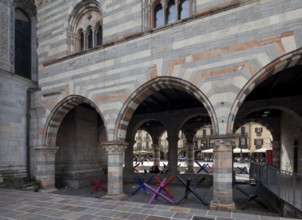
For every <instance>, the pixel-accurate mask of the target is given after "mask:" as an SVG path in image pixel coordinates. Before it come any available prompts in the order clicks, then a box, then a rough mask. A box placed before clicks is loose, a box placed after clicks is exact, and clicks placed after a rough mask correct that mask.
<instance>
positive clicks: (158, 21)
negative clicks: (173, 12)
mask: <svg viewBox="0 0 302 220" xmlns="http://www.w3.org/2000/svg"><path fill="white" fill-rule="evenodd" d="M162 25H164V11H163V7H162V6H161V4H159V5H157V6H156V7H155V9H154V27H160V26H162Z"/></svg>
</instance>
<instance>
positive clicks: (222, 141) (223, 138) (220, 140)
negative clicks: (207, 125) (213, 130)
mask: <svg viewBox="0 0 302 220" xmlns="http://www.w3.org/2000/svg"><path fill="white" fill-rule="evenodd" d="M211 142H214V151H215V149H217V148H219V146H224V147H227V148H230V149H232V148H233V145H234V144H235V135H217V136H213V137H211Z"/></svg>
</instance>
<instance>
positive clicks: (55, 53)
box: [38, 0, 302, 139]
mask: <svg viewBox="0 0 302 220" xmlns="http://www.w3.org/2000/svg"><path fill="white" fill-rule="evenodd" d="M109 2H111V1H109ZM135 2H136V3H137V4H138V5H140V2H138V1H131V4H130V5H129V8H128V7H126V6H125V7H122V5H123V4H124V3H118V2H116V3H115V4H116V5H115V7H116V8H119V9H120V10H121V11H120V12H119V13H122V10H123V9H125V10H126V11H127V10H128V9H129V10H130V9H132V8H133V7H134V8H138V6H137V7H136V6H135ZM244 2H245V4H244V5H241V7H235V8H226V9H225V10H220V11H219V12H218V11H216V13H215V14H213V15H211V14H208V15H207V16H204V17H199V18H196V19H192V20H189V21H187V22H184V23H179V24H175V25H174V26H169V27H167V28H162V29H159V30H157V31H154V32H144V33H143V35H142V36H141V37H137V38H134V39H131V40H128V41H117V42H116V43H115V44H113V45H108V46H106V47H104V48H99V49H97V50H95V49H94V50H91V51H87V52H85V53H80V54H76V55H73V56H71V57H68V56H67V57H62V56H64V54H66V50H65V49H66V34H67V33H66V30H65V29H64V25H65V27H66V25H68V24H67V23H68V21H67V20H68V15H66V14H65V13H62V12H63V11H69V10H70V8H71V7H72V6H73V5H75V4H76V3H77V1H70V3H69V2H68V4H61V3H60V1H53V2H48V3H47V4H45V6H43V7H41V8H40V9H39V10H38V17H39V21H40V22H39V24H38V26H39V32H38V35H39V39H40V43H39V49H38V52H39V62H40V64H41V65H40V72H39V77H40V80H39V83H40V86H41V87H42V94H47V93H52V92H54V91H61V92H60V94H59V95H57V96H55V97H54V96H52V97H51V100H49V101H50V102H48V101H47V100H48V98H47V97H46V96H45V98H44V100H42V101H43V102H44V103H47V104H45V108H47V109H48V110H47V111H49V112H50V111H51V110H52V107H53V106H54V105H53V104H55V103H54V100H57V102H59V101H60V100H62V99H63V98H64V97H66V96H68V95H73V94H75V95H82V96H84V97H87V98H88V99H89V100H92V102H94V103H96V105H97V106H98V108H99V110H100V111H101V113H102V114H103V115H104V118H105V121H104V124H105V127H106V128H107V129H108V131H109V134H108V135H109V137H110V139H113V138H114V137H113V133H114V128H115V126H116V125H115V123H116V118H118V114H119V113H120V109H121V108H122V106H123V104H124V103H125V101H126V100H127V98H128V97H130V95H131V94H133V93H134V91H136V90H137V89H138V88H140V86H142V85H143V84H144V83H146V82H148V81H150V80H152V79H154V78H155V77H161V76H168V77H175V78H179V79H181V80H183V81H184V82H189V83H191V84H193V85H194V86H196V87H197V88H198V89H199V90H200V91H201V92H202V93H203V94H204V95H205V96H206V97H207V99H208V100H209V102H210V105H211V106H213V108H215V117H216V118H217V121H218V122H219V124H218V125H215V126H218V128H219V133H222V134H223V133H225V132H226V127H227V120H228V117H229V114H230V109H231V107H232V106H233V104H234V103H235V102H236V97H237V95H238V93H239V92H240V91H241V89H242V88H243V87H244V86H245V85H246V83H247V82H248V81H249V80H250V79H251V78H252V77H253V76H254V75H255V74H256V73H257V72H258V71H259V70H261V69H262V68H263V67H264V66H266V65H268V64H269V63H270V62H272V61H273V60H274V59H276V58H278V57H280V56H282V55H284V54H285V53H287V52H290V51H292V50H295V49H296V48H299V47H301V45H302V41H301V39H302V38H301V33H302V30H301V25H299V24H300V23H299V22H300V20H301V12H302V9H301V7H302V2H301V1H298V0H294V1H290V2H288V1H285V0H284V1H280V2H278V4H275V2H274V1H244ZM248 2H250V3H249V4H248ZM212 3H213V2H212ZM104 4H106V3H104ZM104 4H103V5H102V7H103V9H102V10H103V11H104V16H105V15H106V13H107V12H105V11H106V10H108V11H110V10H113V9H108V8H107V6H106V5H104ZM108 4H109V3H108ZM119 4H121V5H119ZM259 4H260V5H259ZM260 6H261V7H260ZM57 8H59V9H60V10H57ZM112 8H114V7H113V5H112ZM125 13H126V12H125ZM107 15H108V16H109V17H104V22H105V21H106V20H107V21H109V20H112V19H113V18H112V19H111V18H110V16H113V15H111V14H110V13H109V14H107ZM48 17H51V18H52V19H47V18H48ZM133 17H135V16H133ZM135 25H137V24H135ZM135 25H134V26H133V27H136V26H135ZM131 27H132V26H128V28H129V29H131ZM112 30H113V29H112ZM118 30H119V26H116V31H118ZM106 31H107V30H106V22H105V24H104V34H105V36H108V38H109V35H106ZM121 33H122V32H121ZM111 36H113V35H111ZM46 58H47V59H46ZM52 58H56V60H52ZM143 98H144V97H142V99H143ZM222 103H223V104H222ZM47 117H48V115H45V118H47ZM41 125H42V124H41ZM42 126H43V125H42Z"/></svg>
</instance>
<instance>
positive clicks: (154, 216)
mask: <svg viewBox="0 0 302 220" xmlns="http://www.w3.org/2000/svg"><path fill="white" fill-rule="evenodd" d="M0 207H1V208H0V220H2V219H30V220H35V219H37V220H38V219H43V220H44V219H45V220H51V219H76V220H92V219H93V220H98V219H101V220H107V219H108V220H109V219H128V220H168V219H173V220H177V219H190V220H191V219H192V220H210V219H216V220H227V219H238V220H239V219H240V220H243V219H247V220H254V219H255V220H256V219H257V220H278V219H286V218H281V217H278V216H262V215H252V214H246V213H237V212H236V213H235V212H232V213H231V212H219V211H211V210H208V209H201V208H188V207H182V206H172V205H164V204H162V203H158V204H150V205H148V204H146V203H140V202H131V201H127V200H123V201H116V200H108V199H103V198H92V197H86V196H74V195H64V194H57V193H38V192H29V191H21V190H13V189H0Z"/></svg>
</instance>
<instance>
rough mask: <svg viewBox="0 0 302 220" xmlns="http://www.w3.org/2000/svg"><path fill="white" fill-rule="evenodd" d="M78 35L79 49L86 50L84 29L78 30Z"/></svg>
mask: <svg viewBox="0 0 302 220" xmlns="http://www.w3.org/2000/svg"><path fill="white" fill-rule="evenodd" d="M78 36H79V40H78V45H77V48H79V49H78V51H83V50H84V33H83V30H82V29H80V30H79V31H78Z"/></svg>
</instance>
